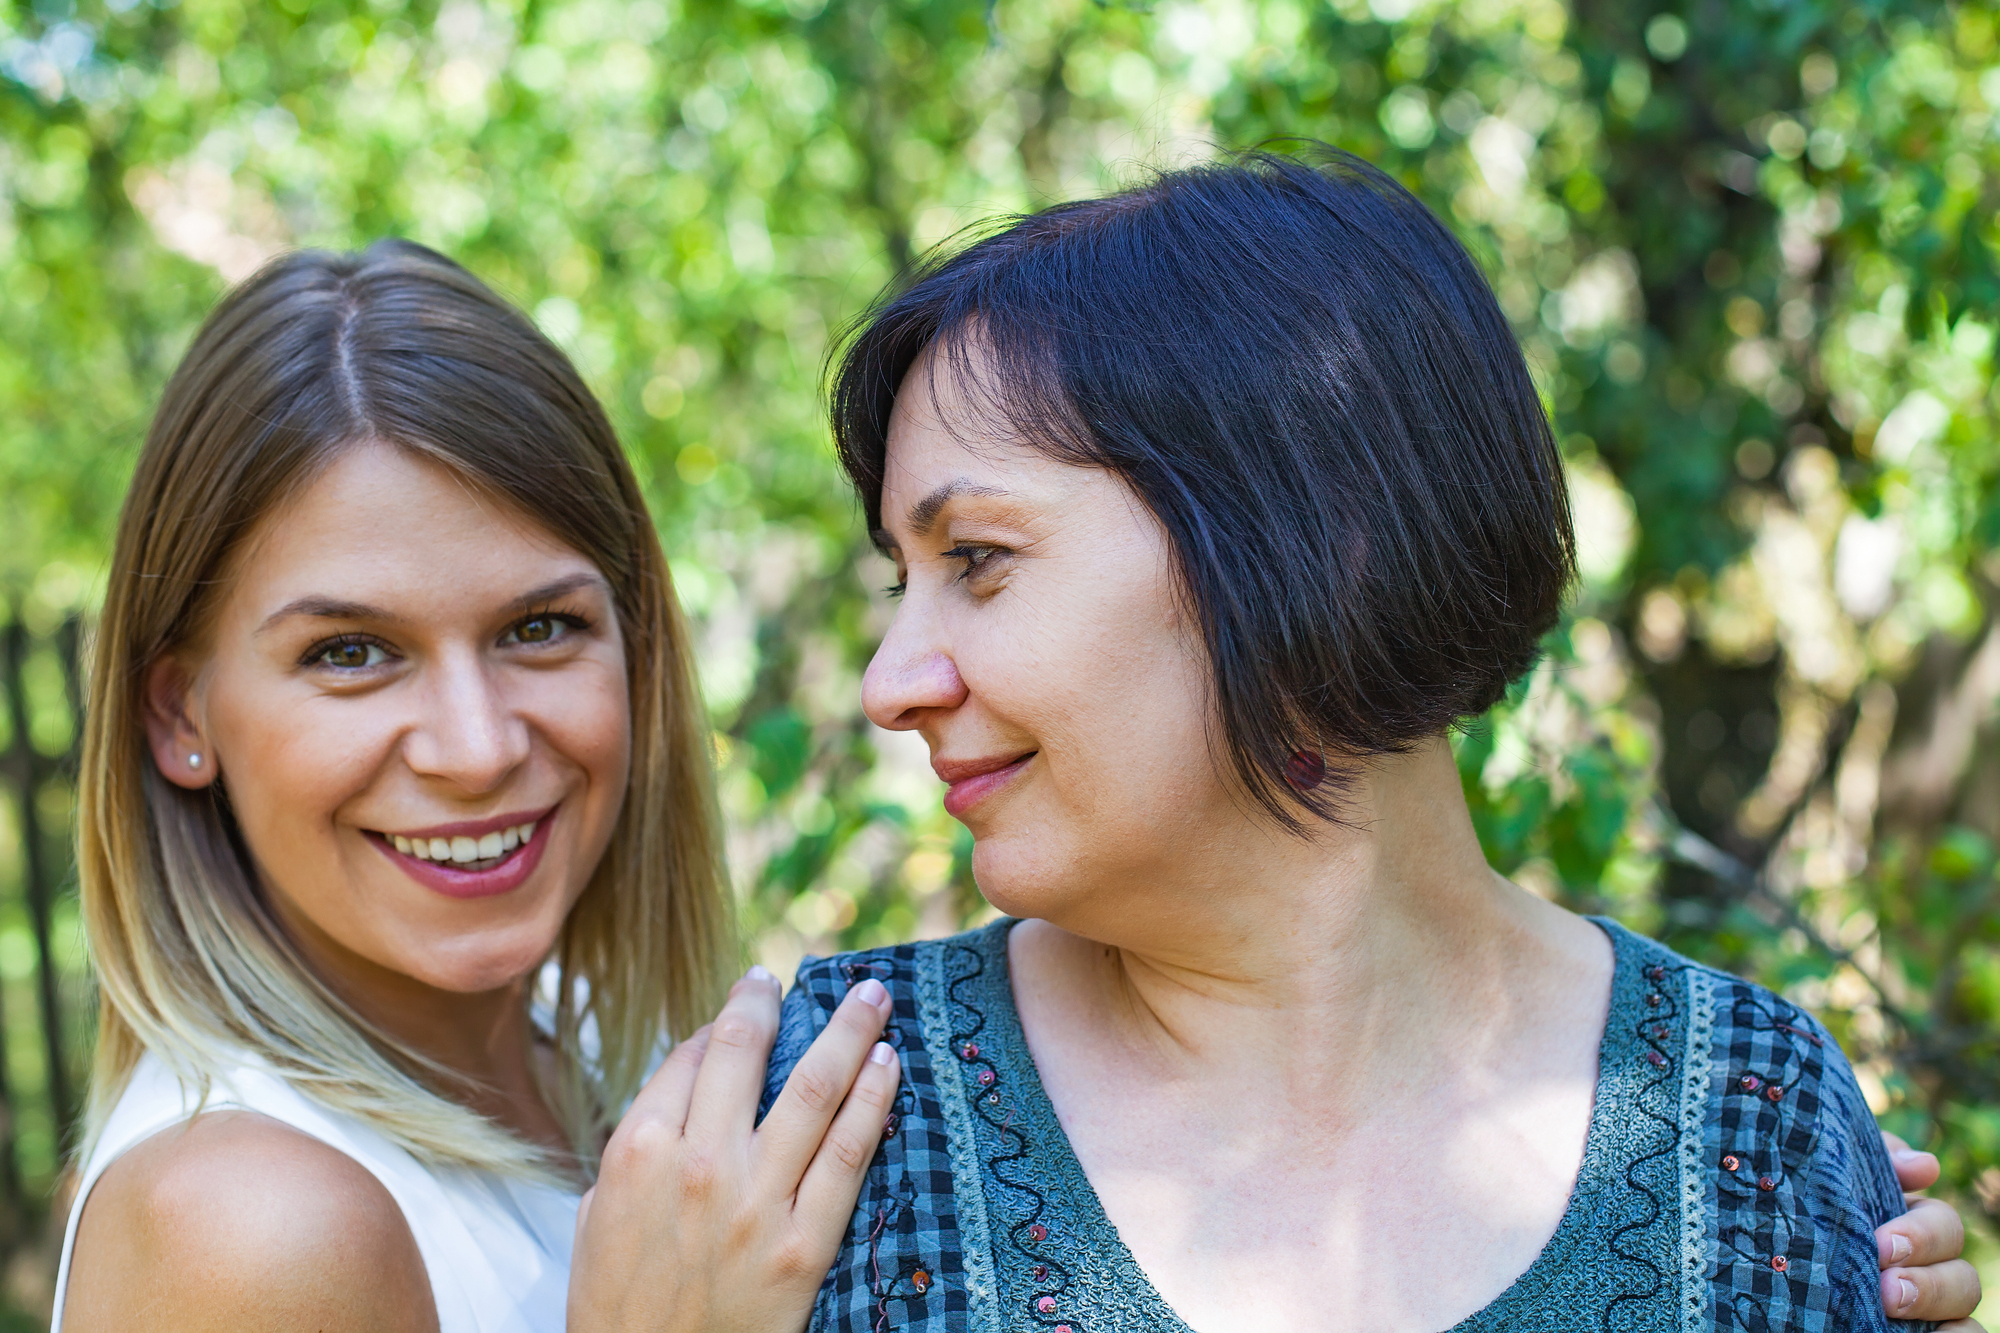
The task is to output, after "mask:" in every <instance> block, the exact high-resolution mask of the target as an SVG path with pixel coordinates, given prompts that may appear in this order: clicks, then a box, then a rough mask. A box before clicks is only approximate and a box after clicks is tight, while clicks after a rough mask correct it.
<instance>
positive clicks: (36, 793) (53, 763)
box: [0, 596, 90, 1299]
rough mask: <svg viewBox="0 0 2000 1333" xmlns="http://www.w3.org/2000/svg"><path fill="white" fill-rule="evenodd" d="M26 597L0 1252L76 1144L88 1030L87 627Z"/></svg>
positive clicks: (8, 706)
mask: <svg viewBox="0 0 2000 1333" xmlns="http://www.w3.org/2000/svg"><path fill="white" fill-rule="evenodd" d="M37 610H38V608H37V607H36V606H35V605H34V604H33V603H31V602H30V601H29V600H28V599H26V598H24V597H20V596H8V597H0V1252H4V1255H11V1254H13V1253H14V1252H15V1251H17V1250H19V1249H20V1248H22V1247H23V1246H25V1245H42V1244H45V1243H46V1241H45V1232H46V1227H47V1223H48V1221H49V1213H50V1202H51V1195H52V1194H53V1192H54V1191H55V1188H56V1184H57V1181H58V1179H59V1178H60V1174H61V1169H62V1165H63V1160H64V1156H65V1154H66V1153H67V1151H68V1150H69V1149H70V1148H71V1147H72V1146H73V1135H74V1133H75V1130H76V1125H77V1115H78V1112H79V1110H80V1105H81V1097H80V1093H81V1089H82V1071H83V1068H84V1062H85V1049H84V1047H85V1043H86V1042H87V1041H88V1037H89V1030H90V1014H89V1013H88V1003H89V999H88V992H87V988H86V986H85V970H84V962H83V949H82V936H81V931H80V929H79V926H78V922H77V916H76V876H75V859H74V856H73V853H72V839H73V832H74V813H73V812H74V808H75V792H76V773H77V757H78V750H79V747H80V745H81V741H82V730H83V729H82V719H83V655H84V650H85V636H84V626H83V622H82V621H81V619H80V618H79V617H78V616H77V615H76V614H74V613H67V614H63V613H56V614H41V615H38V614H37ZM10 1285H12V1284H10ZM10 1294H11V1293H10ZM31 1299H32V1298H31Z"/></svg>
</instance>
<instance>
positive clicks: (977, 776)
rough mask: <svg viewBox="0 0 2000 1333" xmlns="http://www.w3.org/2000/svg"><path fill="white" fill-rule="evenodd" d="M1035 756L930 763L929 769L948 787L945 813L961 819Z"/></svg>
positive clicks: (934, 761)
mask: <svg viewBox="0 0 2000 1333" xmlns="http://www.w3.org/2000/svg"><path fill="white" fill-rule="evenodd" d="M1037 753H1039V751H1035V750H1030V751H1028V753H1026V754H1023V755H1016V756H1015V757H1013V758H1011V759H1005V758H993V759H933V760H931V770H932V771H933V772H935V773H936V774H937V775H938V776H939V777H940V778H942V779H944V781H945V782H946V783H948V784H950V785H949V789H948V790H947V791H946V792H945V794H944V810H945V813H946V814H948V815H950V816H951V817H952V818H954V819H963V818H964V817H965V812H966V811H967V810H970V809H971V808H972V807H973V806H975V805H977V804H978V803H979V802H981V801H983V800H985V799H986V798H987V797H988V796H990V795H992V794H993V793H994V792H996V791H998V790H999V789H1000V788H1002V787H1004V786H1006V785H1007V784H1008V783H1009V782H1012V781H1013V780H1014V778H1015V777H1016V776H1017V775H1019V773H1020V772H1021V770H1022V769H1024V768H1026V767H1027V766H1028V763H1029V761H1030V760H1032V759H1033V758H1034V757H1035V755H1036V754H1037Z"/></svg>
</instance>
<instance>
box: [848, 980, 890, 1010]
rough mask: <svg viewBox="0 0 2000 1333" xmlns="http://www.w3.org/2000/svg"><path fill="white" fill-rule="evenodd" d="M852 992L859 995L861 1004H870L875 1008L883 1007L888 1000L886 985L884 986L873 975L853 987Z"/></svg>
mask: <svg viewBox="0 0 2000 1333" xmlns="http://www.w3.org/2000/svg"><path fill="white" fill-rule="evenodd" d="M854 993H855V994H856V995H859V996H860V997H861V1001H862V1003H863V1004H872V1005H874V1006H875V1007H876V1008H877V1009H880V1008H882V1007H884V1006H885V1005H887V1004H888V1002H889V989H888V987H886V986H884V985H883V984H882V983H881V982H879V981H877V980H875V978H873V977H870V978H868V980H866V981H864V982H862V983H861V984H860V985H859V986H856V987H855V988H854Z"/></svg>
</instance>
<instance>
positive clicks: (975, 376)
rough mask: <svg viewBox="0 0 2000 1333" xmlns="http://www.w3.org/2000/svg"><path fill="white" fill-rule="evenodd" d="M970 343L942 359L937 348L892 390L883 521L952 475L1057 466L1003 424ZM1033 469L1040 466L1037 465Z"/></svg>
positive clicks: (981, 363) (983, 360)
mask: <svg viewBox="0 0 2000 1333" xmlns="http://www.w3.org/2000/svg"><path fill="white" fill-rule="evenodd" d="M985 372H986V358H985V354H984V352H983V351H981V350H980V348H979V347H978V345H977V344H976V343H974V344H971V345H967V346H963V347H961V348H959V349H957V350H955V351H953V352H951V353H945V354H940V353H939V352H938V351H937V350H936V344H933V345H932V346H931V347H928V348H926V349H925V350H924V351H923V353H922V354H921V355H920V356H918V358H917V359H916V361H914V362H913V363H911V366H910V369H909V372H908V373H907V374H906V375H904V377H903V382H902V384H901V386H900V387H899V388H898V389H897V391H896V402H895V406H894V407H893V408H892V409H891V411H890V414H889V429H888V433H887V436H886V438H885V440H884V448H883V460H882V462H883V467H882V520H883V522H884V523H885V524H892V518H891V515H892V512H893V511H895V510H899V509H903V508H906V507H907V506H909V505H910V504H912V503H913V502H915V501H916V500H917V499H919V498H920V497H921V496H923V495H927V494H929V493H930V492H932V491H934V490H935V489H936V488H937V487H938V486H940V485H941V484H943V483H944V482H946V481H949V480H951V479H953V478H959V477H965V478H969V479H973V480H976V479H977V478H978V477H979V476H981V475H983V474H1001V473H1005V474H1010V475H1013V476H1016V477H1017V478H1018V477H1022V476H1023V475H1024V474H1027V473H1032V472H1035V471H1038V470H1042V469H1045V468H1049V467H1060V466H1063V465H1061V464H1056V463H1053V462H1052V461H1051V460H1049V459H1048V458H1047V457H1046V456H1045V455H1043V454H1042V453H1041V451H1039V450H1037V449H1036V448H1034V447H1033V446H1032V445H1031V444H1029V443H1028V442H1026V441H1025V440H1023V439H1022V438H1021V436H1020V433H1019V432H1018V431H1017V430H1016V429H1015V428H1014V426H1013V424H1012V423H1011V422H1009V421H1008V420H1007V419H1006V416H1005V414H1004V413H1003V412H1002V411H1001V409H1000V407H999V404H998V403H997V402H996V401H995V398H994V392H995V391H994V388H993V384H992V381H991V380H990V379H988V378H987V377H986V374H985ZM1038 465H1039V467H1038Z"/></svg>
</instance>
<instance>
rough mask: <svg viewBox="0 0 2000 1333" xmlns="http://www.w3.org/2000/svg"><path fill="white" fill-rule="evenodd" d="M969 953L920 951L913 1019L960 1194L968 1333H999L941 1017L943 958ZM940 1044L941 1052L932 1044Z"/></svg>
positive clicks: (973, 1154)
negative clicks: (921, 1039)
mask: <svg viewBox="0 0 2000 1333" xmlns="http://www.w3.org/2000/svg"><path fill="white" fill-rule="evenodd" d="M947 951H950V952H953V953H969V952H971V951H970V950H968V949H966V948H965V947H964V946H962V945H946V946H942V947H938V948H933V949H925V950H923V951H922V952H921V953H920V954H919V955H918V959H919V965H918V973H917V1014H918V1021H919V1022H920V1023H921V1024H922V1026H923V1033H924V1049H925V1050H926V1051H928V1052H929V1053H930V1058H931V1071H932V1078H933V1080H934V1081H935V1084H936V1087H937V1090H938V1101H939V1103H940V1105H941V1106H942V1107H943V1110H944V1121H945V1141H946V1143H947V1144H948V1146H949V1151H950V1155H951V1180H952V1191H953V1192H954V1193H955V1194H958V1195H961V1196H963V1197H962V1201H961V1202H960V1204H959V1207H958V1209H957V1213H958V1223H959V1241H960V1254H961V1258H962V1262H963V1263H964V1265H965V1290H966V1298H967V1302H966V1303H967V1310H966V1319H967V1329H968V1333H1001V1323H1000V1283H999V1280H998V1278H997V1275H996V1274H995V1273H994V1272H993V1238H992V1236H991V1235H990V1234H988V1231H987V1226H986V1189H985V1185H984V1183H983V1180H982V1177H981V1176H980V1174H979V1154H978V1145H977V1143H976V1141H975V1140H974V1137H973V1134H974V1130H973V1127H972V1108H971V1106H970V1105H968V1103H967V1101H966V1097H965V1085H964V1083H963V1082H962V1081H961V1080H959V1079H957V1078H954V1077H952V1076H951V1074H950V1072H948V1071H951V1070H955V1069H956V1068H957V1067H958V1062H959V1061H958V1055H957V1052H956V1050H955V1049H954V1048H955V1047H956V1046H958V1045H961V1044H962V1043H960V1042H957V1041H954V1040H953V1035H954V1034H953V1025H952V1023H951V1021H950V1019H949V1017H948V1016H947V1015H946V1012H945V980H944V977H945V954H946V952H947ZM940 1042H942V1043H944V1045H943V1048H942V1049H941V1048H940V1046H939V1045H938V1044H937V1043H940Z"/></svg>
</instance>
